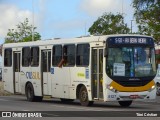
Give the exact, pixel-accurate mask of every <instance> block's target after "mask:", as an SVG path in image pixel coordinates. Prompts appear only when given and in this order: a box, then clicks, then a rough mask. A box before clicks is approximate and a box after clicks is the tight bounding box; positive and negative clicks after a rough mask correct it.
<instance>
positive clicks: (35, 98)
mask: <svg viewBox="0 0 160 120" xmlns="http://www.w3.org/2000/svg"><path fill="white" fill-rule="evenodd" d="M26 97H27V100H28V101H30V102H41V101H42V99H43V97H42V96H35V95H34V88H33V85H32V84H31V83H28V84H27V86H26Z"/></svg>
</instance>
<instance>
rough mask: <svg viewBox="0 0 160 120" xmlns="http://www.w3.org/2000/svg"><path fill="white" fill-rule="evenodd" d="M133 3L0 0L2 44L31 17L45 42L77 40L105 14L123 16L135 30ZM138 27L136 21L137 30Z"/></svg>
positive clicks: (122, 0)
mask: <svg viewBox="0 0 160 120" xmlns="http://www.w3.org/2000/svg"><path fill="white" fill-rule="evenodd" d="M131 3H132V0H0V13H1V14H0V44H2V43H3V42H4V38H5V36H6V34H7V32H8V29H14V28H15V27H16V25H17V24H19V23H20V22H23V21H24V20H25V18H29V22H30V24H32V25H34V26H36V27H37V29H36V32H39V33H40V35H41V39H42V40H44V39H51V38H74V37H79V36H83V35H88V34H89V33H88V29H89V27H91V25H92V24H93V23H94V21H96V20H97V19H98V17H100V16H102V15H103V13H104V12H107V13H109V12H112V13H114V14H116V13H123V15H124V18H125V22H126V23H127V24H128V27H131V20H133V19H134V18H133V13H134V9H133V8H132V4H131ZM134 28H135V25H134V21H133V31H134Z"/></svg>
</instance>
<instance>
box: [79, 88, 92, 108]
mask: <svg viewBox="0 0 160 120" xmlns="http://www.w3.org/2000/svg"><path fill="white" fill-rule="evenodd" d="M79 99H80V103H81V105H82V106H91V105H93V101H89V100H88V92H87V89H86V87H85V86H82V87H81V89H80V93H79Z"/></svg>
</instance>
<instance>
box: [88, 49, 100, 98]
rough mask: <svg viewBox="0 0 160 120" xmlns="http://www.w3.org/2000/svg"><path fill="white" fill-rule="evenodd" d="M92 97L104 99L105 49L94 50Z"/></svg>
mask: <svg viewBox="0 0 160 120" xmlns="http://www.w3.org/2000/svg"><path fill="white" fill-rule="evenodd" d="M91 67H92V68H91V70H92V72H91V80H92V96H93V98H94V99H103V49H100V48H92V65H91Z"/></svg>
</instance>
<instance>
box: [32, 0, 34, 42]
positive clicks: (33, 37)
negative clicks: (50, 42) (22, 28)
mask: <svg viewBox="0 0 160 120" xmlns="http://www.w3.org/2000/svg"><path fill="white" fill-rule="evenodd" d="M32 24H33V25H32V41H34V0H32Z"/></svg>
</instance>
